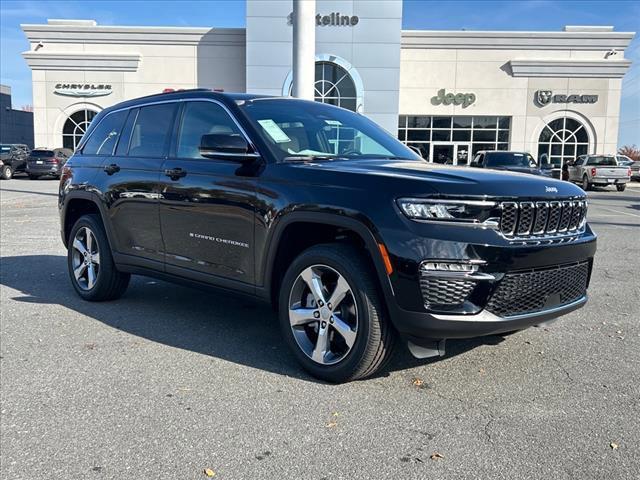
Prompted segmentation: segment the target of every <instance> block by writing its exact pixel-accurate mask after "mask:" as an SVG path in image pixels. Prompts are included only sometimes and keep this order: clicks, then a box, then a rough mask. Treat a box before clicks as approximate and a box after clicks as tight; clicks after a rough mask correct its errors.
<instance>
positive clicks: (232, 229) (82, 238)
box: [59, 90, 596, 382]
mask: <svg viewBox="0 0 640 480" xmlns="http://www.w3.org/2000/svg"><path fill="white" fill-rule="evenodd" d="M59 207H60V215H61V225H62V239H63V241H64V244H65V246H66V247H67V249H68V266H69V273H70V277H71V281H72V283H73V286H74V288H75V290H76V291H77V293H78V294H79V295H80V296H81V297H82V298H84V299H85V300H89V301H100V300H112V299H115V298H118V297H119V296H120V295H122V294H123V292H124V291H125V289H126V288H127V284H128V282H129V278H130V275H131V274H141V275H151V276H156V277H160V278H163V279H168V280H173V281H180V282H183V283H184V282H187V283H189V284H191V285H194V286H215V287H218V288H222V289H227V290H231V291H234V292H240V293H243V294H246V295H250V296H253V297H257V298H259V299H263V300H266V301H268V302H271V303H272V304H273V305H274V306H275V307H276V308H277V309H278V311H279V321H280V324H281V327H282V333H283V335H284V338H285V340H286V343H287V344H288V345H289V347H290V348H291V350H292V352H293V354H294V355H295V356H296V357H297V359H298V360H299V361H300V363H301V364H302V366H303V367H304V368H305V369H306V370H308V371H309V372H310V373H311V374H313V375H315V376H317V377H319V378H322V379H325V380H329V381H335V382H340V381H348V380H353V379H357V378H363V377H366V376H369V375H372V374H373V373H374V372H376V371H377V370H378V369H379V368H380V367H381V366H382V365H383V363H384V362H385V360H387V359H388V358H389V355H390V352H391V350H392V346H393V345H394V343H395V342H396V340H397V338H401V339H403V340H404V342H406V343H407V344H408V346H409V349H410V351H411V352H412V353H413V354H414V355H416V356H418V357H427V356H435V355H441V354H443V353H444V343H445V340H446V339H455V338H466V337H474V336H480V335H489V334H496V333H502V332H509V331H513V330H518V329H523V328H526V327H529V326H531V325H535V324H540V323H542V322H545V321H548V320H550V319H552V318H555V317H557V316H560V315H563V314H566V313H568V312H570V311H572V310H575V309H577V308H579V307H581V306H583V305H584V304H585V302H586V301H587V293H586V292H587V286H588V284H589V278H590V275H591V268H592V262H593V256H594V253H595V250H596V237H595V235H594V234H593V232H592V231H591V229H590V228H589V226H588V225H587V223H586V220H585V219H586V212H587V202H586V199H585V194H584V192H583V191H581V190H580V189H579V188H578V187H577V186H575V185H572V184H570V183H568V182H561V181H557V180H553V179H549V178H543V177H535V176H532V175H526V174H519V173H509V172H497V171H492V170H483V169H468V168H462V167H447V166H442V165H433V164H429V163H427V162H425V161H424V160H422V159H421V158H420V157H418V156H417V155H416V154H415V153H413V152H412V151H411V150H410V149H409V148H407V147H405V146H404V145H402V144H401V143H400V142H398V141H397V140H396V139H395V138H393V137H392V136H391V135H390V134H389V133H387V132H386V131H384V130H383V129H382V128H380V127H379V126H377V125H376V124H375V123H373V122H372V121H370V120H369V119H367V118H366V117H364V116H362V115H358V114H355V113H352V112H350V111H347V110H343V109H340V108H337V107H334V106H330V105H326V104H321V103H315V102H308V101H303V100H296V99H290V98H289V99H286V98H271V97H262V96H255V95H246V94H223V93H216V92H210V91H204V90H195V91H183V92H176V93H168V94H162V95H156V96H150V97H145V98H141V99H136V100H131V101H127V102H124V103H120V104H118V105H115V106H113V107H110V108H107V109H105V110H103V111H102V112H101V113H100V114H99V115H98V116H97V117H96V118H95V119H94V121H93V122H92V124H91V127H90V129H89V131H88V132H87V134H86V135H85V137H84V138H83V140H82V142H81V144H80V145H79V147H78V149H77V151H76V153H75V155H74V156H73V157H72V158H71V159H70V160H69V161H68V163H67V164H66V166H65V167H64V169H63V174H62V178H61V183H60V197H59ZM185 308H188V306H185ZM238 328H241V326H238Z"/></svg>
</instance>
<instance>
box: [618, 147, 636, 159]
mask: <svg viewBox="0 0 640 480" xmlns="http://www.w3.org/2000/svg"><path fill="white" fill-rule="evenodd" d="M618 155H626V156H627V157H629V158H630V159H631V160H634V161H638V160H640V148H638V147H636V146H635V145H625V146H624V147H620V148H619V149H618Z"/></svg>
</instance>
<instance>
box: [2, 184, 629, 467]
mask: <svg viewBox="0 0 640 480" xmlns="http://www.w3.org/2000/svg"><path fill="white" fill-rule="evenodd" d="M56 194H57V182H56V181H55V180H37V181H30V180H27V179H22V178H15V179H13V180H10V181H2V182H0V216H1V219H0V228H1V243H0V257H1V260H0V283H1V297H0V308H1V316H0V388H1V392H0V400H1V406H0V408H1V415H0V429H1V432H0V478H2V479H7V480H9V479H11V480H17V479H29V480H31V479H34V478H51V479H96V480H102V479H140V478H153V479H156V478H158V479H160V478H161V479H204V478H207V476H206V474H205V473H204V470H205V469H211V471H212V472H214V473H215V478H216V479H218V478H219V479H284V478H295V479H372V478H376V479H385V478H390V479H391V478H393V479H422V478H425V479H426V478H428V479H467V478H477V479H490V478H491V479H494V478H496V479H509V480H513V479H520V478H522V479H528V480H530V479H542V478H544V479H554V480H561V479H579V480H584V479H605V478H606V479H637V478H640V420H639V419H640V306H639V301H638V300H639V298H640V281H639V280H638V279H639V277H640V188H638V187H637V186H634V187H633V188H628V189H627V190H626V191H625V192H617V191H615V190H607V191H598V192H589V201H590V210H589V220H590V222H591V225H592V226H593V228H594V230H595V231H596V232H597V233H598V235H599V239H598V253H597V257H596V262H595V270H594V275H593V279H592V283H591V287H590V295H591V298H590V302H589V303H588V304H587V306H586V307H585V308H583V309H581V310H578V311H576V312H573V313H571V314H569V315H567V316H565V317H562V318H561V319H560V320H559V321H558V322H556V323H555V324H553V325H551V326H549V327H547V328H531V329H528V330H525V331H522V332H518V333H515V334H512V335H509V336H504V337H503V336H492V337H486V338H482V339H475V340H469V341H450V342H448V344H447V355H446V356H445V357H444V358H442V359H429V360H415V359H413V358H412V357H411V356H410V355H409V354H408V353H407V352H406V350H405V349H402V350H401V351H400V352H399V353H398V354H397V355H396V356H395V357H394V359H393V361H392V363H391V365H390V367H389V368H388V369H387V370H386V371H385V372H383V373H382V374H381V375H379V376H377V377H375V378H372V379H369V380H365V381H359V382H353V383H349V384H346V385H330V384H326V383H322V382H318V381H316V380H314V379H313V378H311V377H309V376H308V375H306V374H305V373H304V372H303V371H301V369H300V368H299V367H298V365H297V363H296V362H295V360H294V358H293V357H292V356H291V355H290V354H289V352H288V351H287V350H286V348H285V345H284V343H283V341H282V340H281V338H280V335H279V332H278V327H277V322H276V318H275V315H274V313H273V312H272V311H271V310H270V309H269V308H268V307H265V306H263V305H261V304H259V303H255V304H254V303H251V302H248V301H247V300H245V299H241V298H234V297H231V296H229V295H226V294H222V293H220V294H218V293H209V292H204V293H203V292H202V291H198V290H192V289H189V288H184V287H181V286H175V285H172V284H169V283H165V282H161V281H157V280H152V279H148V278H143V277H134V279H133V281H132V283H131V285H130V287H129V289H128V291H127V292H126V294H125V295H124V297H123V298H122V299H120V300H118V301H115V302H107V303H87V302H83V301H82V300H80V299H79V297H78V296H77V295H76V294H75V292H74V291H73V289H72V287H71V284H70V282H69V280H68V278H67V271H66V260H65V255H66V251H65V249H64V248H63V245H62V243H61V241H60V237H59V233H58V232H59V230H58V215H57V207H56V200H57V196H56ZM210 473H211V472H210Z"/></svg>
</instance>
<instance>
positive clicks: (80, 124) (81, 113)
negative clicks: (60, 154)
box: [62, 110, 98, 151]
mask: <svg viewBox="0 0 640 480" xmlns="http://www.w3.org/2000/svg"><path fill="white" fill-rule="evenodd" d="M97 114H98V112H95V111H93V110H78V111H77V112H75V113H74V114H72V115H71V116H70V117H69V118H67V121H66V122H64V127H63V128H62V146H63V147H64V148H69V149H71V150H73V151H75V150H76V147H77V146H78V144H79V143H80V140H81V139H82V136H83V135H84V133H85V132H86V131H87V129H88V128H89V124H90V123H91V120H93V118H94V117H95V116H96V115H97Z"/></svg>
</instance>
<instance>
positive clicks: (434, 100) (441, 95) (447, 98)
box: [431, 88, 476, 108]
mask: <svg viewBox="0 0 640 480" xmlns="http://www.w3.org/2000/svg"><path fill="white" fill-rule="evenodd" d="M475 101H476V95H475V93H456V94H453V93H445V89H444V88H442V89H440V90H438V94H437V95H436V96H435V97H431V104H432V105H451V104H452V103H453V104H454V105H462V108H467V107H468V106H469V105H471V104H472V103H473V102H475Z"/></svg>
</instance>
